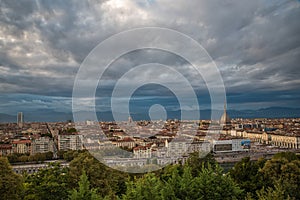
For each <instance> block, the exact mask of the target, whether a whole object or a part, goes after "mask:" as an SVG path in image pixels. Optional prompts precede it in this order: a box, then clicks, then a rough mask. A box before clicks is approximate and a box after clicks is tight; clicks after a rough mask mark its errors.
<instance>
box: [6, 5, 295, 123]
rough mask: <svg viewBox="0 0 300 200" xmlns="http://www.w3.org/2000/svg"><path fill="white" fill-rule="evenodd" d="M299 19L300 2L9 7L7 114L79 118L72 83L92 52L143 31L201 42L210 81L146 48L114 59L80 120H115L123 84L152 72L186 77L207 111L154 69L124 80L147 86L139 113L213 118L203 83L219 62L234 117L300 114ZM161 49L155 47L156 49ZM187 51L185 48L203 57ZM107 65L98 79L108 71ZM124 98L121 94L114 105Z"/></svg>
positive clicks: (136, 105) (136, 98)
mask: <svg viewBox="0 0 300 200" xmlns="http://www.w3.org/2000/svg"><path fill="white" fill-rule="evenodd" d="M299 19H300V3H299V1H296V0H290V1H287V0H251V1H246V0H223V1H219V0H206V1H203V0H199V1H198V0H197V1H192V0H177V1H174V0H173V1H172V0H102V1H99V0H98V1H96V0H86V1H82V0H71V1H57V0H54V1H48V0H35V1H34V0H1V1H0V113H4V114H10V115H16V113H17V112H19V111H22V112H24V113H34V114H35V115H36V116H37V118H38V116H39V115H40V114H42V113H45V112H47V113H51V112H53V113H54V112H57V113H58V112H62V113H70V112H72V92H73V86H74V81H75V79H76V77H77V76H78V74H77V73H78V72H79V69H80V66H82V64H83V61H84V60H85V59H86V58H87V57H88V55H89V54H90V53H91V51H92V50H93V49H95V48H96V47H97V45H98V44H100V43H101V42H103V41H105V40H107V39H109V38H110V37H112V36H114V35H115V34H118V33H121V32H123V31H129V30H132V29H137V28H144V27H161V28H166V29H170V30H174V31H177V32H180V33H182V34H184V35H186V36H188V37H190V38H191V39H193V40H195V41H196V42H198V43H199V44H200V45H201V46H202V47H203V49H205V51H206V52H207V53H208V55H207V56H208V57H209V58H211V60H212V61H213V62H204V61H202V58H203V55H201V56H199V63H201V64H199V66H197V67H199V68H202V69H204V70H205V71H207V76H210V77H204V78H203V77H201V75H200V74H198V73H197V71H196V70H195V69H194V68H193V67H192V66H191V63H189V62H188V61H187V60H185V58H182V57H180V56H178V55H176V54H174V53H172V52H166V51H163V50H159V49H138V50H135V51H132V52H128V53H127V54H125V55H122V56H120V57H118V58H116V59H115V60H113V62H112V63H111V65H110V66H109V67H108V68H106V70H105V72H104V73H103V76H101V77H99V80H98V81H99V85H98V87H97V91H96V93H95V104H94V103H93V102H94V101H93V99H91V98H90V97H89V96H88V97H84V96H83V97H82V99H81V104H82V105H81V107H80V108H81V109H79V110H75V111H76V112H78V111H88V110H91V109H92V108H93V106H94V105H95V107H96V110H97V111H101V112H110V111H111V107H112V106H111V105H112V104H111V96H112V94H113V91H114V87H115V86H116V83H117V82H118V81H119V80H120V79H121V78H122V77H123V76H124V75H125V74H126V73H127V72H130V70H131V69H134V67H136V66H139V65H144V64H147V63H159V64H162V65H164V66H169V68H172V69H174V70H176V71H178V72H179V74H180V75H182V76H184V78H185V79H184V80H187V82H188V83H190V84H191V85H192V88H193V89H194V92H195V94H196V98H197V99H198V101H199V104H198V105H195V104H194V101H193V100H191V99H192V98H193V96H191V95H190V94H191V93H190V92H187V91H189V90H188V86H186V85H182V84H183V83H184V81H183V82H181V81H178V79H177V78H179V76H178V77H177V78H174V73H175V72H174V73H173V72H172V73H170V71H168V70H163V67H161V70H157V68H155V67H152V66H151V65H147V66H145V67H144V68H143V70H133V71H132V73H127V74H128V77H125V78H124V79H122V80H124V81H123V82H122V84H121V87H122V90H121V91H123V92H125V93H126V91H127V89H128V88H130V86H131V85H132V84H141V80H143V82H142V83H143V84H142V85H140V87H139V88H137V90H135V91H134V93H133V94H132V96H131V99H130V104H129V105H128V106H129V107H130V111H131V112H135V113H139V112H142V113H143V112H147V110H149V109H150V108H151V106H152V105H157V104H160V105H162V106H163V107H164V109H165V110H166V111H177V110H184V111H192V110H196V109H197V107H198V106H200V108H203V109H209V108H210V106H211V99H210V96H209V94H210V93H209V91H208V88H207V87H208V86H207V85H206V84H205V79H206V78H208V79H210V80H213V79H214V78H215V74H214V73H209V72H210V70H211V69H212V65H211V63H215V65H216V67H217V69H218V71H219V73H220V75H221V78H222V82H223V83H224V88H225V90H226V99H227V100H226V102H227V107H228V108H229V109H234V110H244V109H254V110H255V109H260V108H266V107H274V106H275V107H292V108H293V107H294V108H299V107H300V101H299V99H300V79H299V77H300V71H299V65H300V36H299V33H300V23H299ZM138 37H141V38H144V39H145V38H147V37H148V35H147V34H144V35H139V36H137V37H136V38H138ZM159 37H160V35H157V38H158V39H159ZM153 41H155V38H154V39H153V40H152V39H151V40H150V41H148V42H149V44H150V43H151V44H152V43H153ZM135 42H136V41H135V37H131V38H128V39H126V38H125V39H124V40H122V41H118V40H116V41H115V46H114V45H113V46H110V47H109V48H108V49H107V52H106V53H107V54H112V55H113V53H114V50H117V49H116V48H117V46H118V45H119V44H120V43H121V44H122V45H125V46H126V45H127V46H128V45H130V44H133V43H135ZM164 45H165V46H167V45H168V44H164ZM169 45H172V44H169ZM185 45H186V44H180V45H179V46H178V47H177V49H181V50H184V51H185V53H187V54H188V55H192V56H194V57H195V56H197V55H194V54H195V51H194V49H192V48H188V45H186V46H185ZM100 57H101V55H100ZM101 62H102V61H99V63H98V65H97V67H98V68H95V69H93V70H97V69H100V68H103V67H104V66H102V65H101ZM91 68H92V67H91ZM93 70H88V72H87V74H86V80H90V79H89V77H93ZM170 70H171V69H170ZM153 77H155V80H154V79H153ZM175 77H176V76H175ZM180 77H181V76H180ZM94 78H95V77H94ZM180 79H181V78H180ZM216 79H217V78H216ZM153 80H154V82H155V83H157V82H160V81H163V82H164V83H171V84H172V85H173V86H174V88H180V90H179V92H180V95H181V96H183V97H184V98H183V99H184V100H182V101H184V103H183V104H184V105H181V104H180V103H181V102H180V101H179V100H178V98H177V97H178V96H177V94H176V92H174V91H172V88H168V87H166V85H159V84H153ZM151 81H152V82H151ZM219 87H221V86H218V85H216V86H214V88H215V89H217V88H219ZM127 95H128V94H127ZM123 99H124V96H122V95H119V96H117V97H116V102H122V100H123ZM222 101H223V99H222ZM115 105H121V103H120V104H118V103H116V104H115ZM216 106H217V108H220V109H222V107H223V105H221V104H220V105H219V104H218V105H216ZM153 108H157V109H158V111H161V110H162V108H161V107H159V106H155V107H153ZM154 110H155V109H154ZM118 111H119V112H122V108H120V109H119V110H118ZM152 111H153V109H152Z"/></svg>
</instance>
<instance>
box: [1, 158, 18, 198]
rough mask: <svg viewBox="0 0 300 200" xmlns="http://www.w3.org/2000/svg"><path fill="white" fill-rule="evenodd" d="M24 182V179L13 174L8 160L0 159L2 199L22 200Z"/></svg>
mask: <svg viewBox="0 0 300 200" xmlns="http://www.w3.org/2000/svg"><path fill="white" fill-rule="evenodd" d="M22 182H23V179H22V177H21V176H19V175H17V174H16V173H14V172H13V170H12V167H11V166H10V164H9V162H8V159H7V158H5V157H0V195H1V196H0V198H1V199H3V200H11V199H21V197H20V194H21V192H22Z"/></svg>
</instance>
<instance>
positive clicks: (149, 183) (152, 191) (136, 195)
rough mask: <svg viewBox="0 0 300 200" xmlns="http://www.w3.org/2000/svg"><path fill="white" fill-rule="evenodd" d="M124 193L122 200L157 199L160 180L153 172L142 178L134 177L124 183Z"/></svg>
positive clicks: (159, 197) (160, 184)
mask: <svg viewBox="0 0 300 200" xmlns="http://www.w3.org/2000/svg"><path fill="white" fill-rule="evenodd" d="M126 186H127V190H126V194H124V195H123V196H122V198H123V199H124V200H159V199H161V196H160V192H161V189H162V187H163V185H162V182H161V181H160V180H159V178H157V177H156V176H155V174H153V173H148V174H146V175H144V176H143V177H142V178H139V179H137V178H135V179H134V180H133V181H128V182H127V183H126Z"/></svg>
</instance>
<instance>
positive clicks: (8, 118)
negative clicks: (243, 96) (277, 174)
mask: <svg viewBox="0 0 300 200" xmlns="http://www.w3.org/2000/svg"><path fill="white" fill-rule="evenodd" d="M191 113H192V112H191ZM217 113H218V116H221V115H222V113H223V110H218V111H217ZM227 113H228V114H229V116H230V117H231V118H294V117H300V108H285V107H269V108H263V109H258V110H227ZM79 114H80V120H89V118H88V112H80V113H79ZM210 115H211V110H201V111H200V116H201V117H200V118H201V119H210ZM97 116H98V120H99V121H112V120H113V117H112V114H111V112H97ZM119 116H121V118H122V119H124V120H127V119H128V116H127V115H126V114H121V113H120V114H119ZM131 117H132V118H133V119H134V120H142V119H149V117H148V116H145V114H142V113H133V114H132V116H131ZM168 118H177V119H179V118H180V111H169V112H168ZM16 119H17V114H16V115H15V116H14V115H8V114H2V113H0V122H1V123H4V122H16ZM24 119H25V121H26V122H55V121H67V120H73V114H72V113H64V112H55V111H51V110H39V111H37V112H35V113H26V112H24ZM191 119H192V117H191Z"/></svg>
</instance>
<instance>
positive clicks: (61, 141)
mask: <svg viewBox="0 0 300 200" xmlns="http://www.w3.org/2000/svg"><path fill="white" fill-rule="evenodd" d="M82 149H83V145H82V135H79V134H61V135H58V150H60V151H67V150H82Z"/></svg>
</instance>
